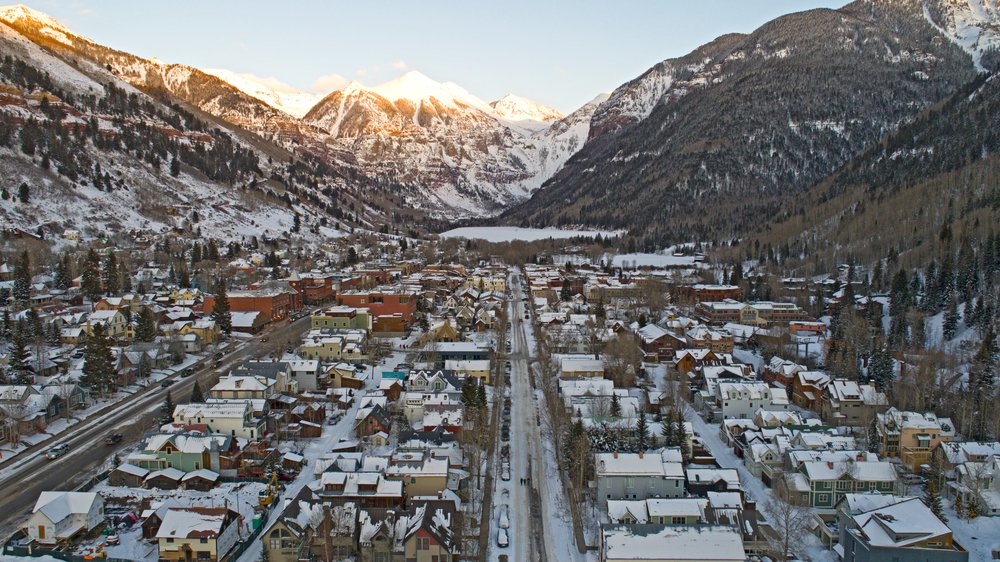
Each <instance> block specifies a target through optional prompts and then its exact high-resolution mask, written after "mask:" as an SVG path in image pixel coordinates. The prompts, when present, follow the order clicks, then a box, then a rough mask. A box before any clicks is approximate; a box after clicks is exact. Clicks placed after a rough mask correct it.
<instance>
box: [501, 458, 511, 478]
mask: <svg viewBox="0 0 1000 562" xmlns="http://www.w3.org/2000/svg"><path fill="white" fill-rule="evenodd" d="M500 479H501V480H503V481H505V482H506V481H508V480H510V463H509V462H507V461H504V462H502V463H500Z"/></svg>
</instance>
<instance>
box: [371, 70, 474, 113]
mask: <svg viewBox="0 0 1000 562" xmlns="http://www.w3.org/2000/svg"><path fill="white" fill-rule="evenodd" d="M369 90H370V91H371V92H374V93H376V94H378V95H379V96H382V97H383V98H385V99H387V100H389V101H391V102H396V101H399V100H407V101H410V102H420V101H426V100H430V99H435V100H437V101H438V103H443V104H447V105H453V106H458V105H466V106H470V107H475V108H477V109H481V110H483V111H486V112H489V113H492V110H491V109H490V107H489V105H488V104H487V103H486V102H484V101H483V100H481V99H479V98H477V97H476V96H474V95H472V94H470V93H469V92H468V91H467V90H466V89H465V88H463V87H461V86H459V85H458V84H455V83H452V82H437V81H435V80H432V79H430V78H428V77H427V76H426V75H424V74H423V73H421V72H418V71H416V70H411V71H409V72H406V73H405V74H402V75H401V76H398V77H396V78H393V79H392V80H389V81H388V82H383V83H382V84H379V85H378V86H374V87H372V88H369Z"/></svg>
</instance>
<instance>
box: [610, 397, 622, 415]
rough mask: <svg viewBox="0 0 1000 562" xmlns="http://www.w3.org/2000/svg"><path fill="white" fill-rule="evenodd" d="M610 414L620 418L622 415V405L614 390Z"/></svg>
mask: <svg viewBox="0 0 1000 562" xmlns="http://www.w3.org/2000/svg"><path fill="white" fill-rule="evenodd" d="M608 414H609V415H610V416H611V417H612V418H620V417H622V405H621V403H620V402H619V401H618V395H617V394H615V393H614V392H612V394H611V408H610V410H609V412H608Z"/></svg>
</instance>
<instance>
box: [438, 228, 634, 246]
mask: <svg viewBox="0 0 1000 562" xmlns="http://www.w3.org/2000/svg"><path fill="white" fill-rule="evenodd" d="M598 234H600V235H601V236H602V237H605V238H606V237H608V236H612V237H615V236H619V235H620V234H621V233H619V232H613V231H599V230H561V229H558V228H520V227H517V226H467V227H463V228H456V229H453V230H449V231H447V232H442V233H441V238H468V239H473V240H486V241H487V242H513V241H514V240H522V241H525V242H533V241H535V240H547V239H550V238H551V239H554V240H558V239H562V238H573V237H576V236H589V237H591V238H593V237H595V236H597V235H598Z"/></svg>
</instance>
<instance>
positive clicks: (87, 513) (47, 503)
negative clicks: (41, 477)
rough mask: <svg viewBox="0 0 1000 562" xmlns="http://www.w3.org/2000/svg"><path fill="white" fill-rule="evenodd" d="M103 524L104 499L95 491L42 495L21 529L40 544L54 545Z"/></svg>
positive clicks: (45, 493)
mask: <svg viewBox="0 0 1000 562" xmlns="http://www.w3.org/2000/svg"><path fill="white" fill-rule="evenodd" d="M103 522H104V498H102V497H101V496H100V494H97V493H96V492H42V493H41V494H39V496H38V500H37V501H36V502H35V508H34V509H33V510H32V512H31V518H30V519H28V522H27V524H26V525H25V527H24V530H25V531H26V532H27V534H28V537H29V538H30V539H31V540H33V541H36V542H38V543H39V544H56V543H57V542H59V541H63V540H67V539H69V538H71V537H73V536H74V535H76V534H77V533H86V532H87V531H90V530H92V529H94V528H96V527H97V526H98V525H100V524H101V523H103Z"/></svg>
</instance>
